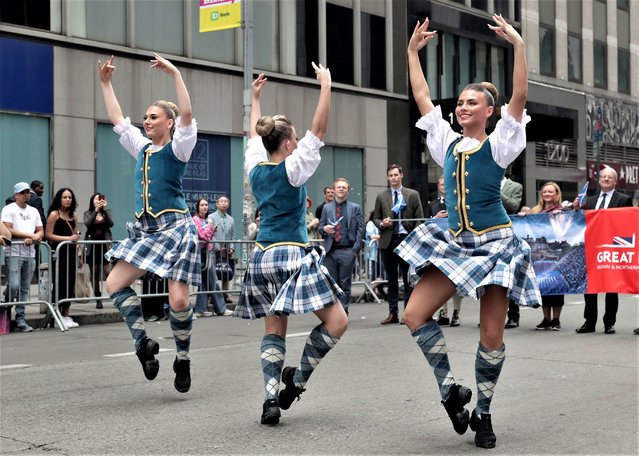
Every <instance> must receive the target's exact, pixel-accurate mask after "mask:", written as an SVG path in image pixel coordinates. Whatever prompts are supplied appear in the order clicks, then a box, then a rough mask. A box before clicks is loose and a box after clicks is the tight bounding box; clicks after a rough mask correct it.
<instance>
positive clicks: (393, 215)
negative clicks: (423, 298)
mask: <svg viewBox="0 0 639 456" xmlns="http://www.w3.org/2000/svg"><path fill="white" fill-rule="evenodd" d="M386 177H387V178H388V183H389V186H390V188H389V189H387V190H384V191H383V192H381V193H380V194H379V195H377V198H376V199H375V210H374V212H373V223H375V226H377V228H379V230H380V231H381V233H382V236H381V238H380V239H379V241H378V242H379V248H380V251H381V254H382V261H383V262H384V268H385V269H386V274H387V278H388V311H389V313H388V317H387V318H386V319H384V320H382V322H381V324H382V325H388V324H392V323H399V307H398V305H397V301H398V300H399V282H398V274H397V268H398V267H400V268H401V269H402V278H403V280H404V308H406V303H407V302H408V299H409V298H410V294H411V291H412V288H411V287H410V285H409V284H408V264H407V263H406V262H405V261H404V260H402V259H401V258H400V257H399V256H398V255H397V254H396V253H395V252H394V251H393V250H394V249H395V247H397V246H398V245H399V244H400V243H401V242H402V241H403V240H404V238H405V237H406V236H407V235H408V233H410V232H411V231H413V230H414V229H415V227H416V226H417V225H418V224H420V223H422V222H421V220H422V219H423V218H424V210H423V209H422V202H421V201H420V199H419V193H417V192H416V191H415V190H413V189H410V188H406V187H403V186H402V180H403V178H404V173H403V171H402V167H401V166H399V165H396V164H392V165H390V166H389V167H388V168H387V169H386ZM393 209H395V210H393ZM405 219H409V220H410V221H404V220H405ZM415 219H418V220H415Z"/></svg>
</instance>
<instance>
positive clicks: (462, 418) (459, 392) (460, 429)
mask: <svg viewBox="0 0 639 456" xmlns="http://www.w3.org/2000/svg"><path fill="white" fill-rule="evenodd" d="M472 396H473V392H472V391H471V390H470V389H469V388H466V387H465V386H461V385H458V384H457V383H454V384H453V386H451V387H450V392H449V393H448V397H447V398H446V400H445V401H442V404H444V408H445V409H446V412H448V416H449V417H450V420H451V421H452V422H453V428H455V432H457V433H458V434H459V435H462V434H463V433H464V432H466V430H467V429H468V421H469V417H468V410H466V409H465V408H464V405H466V404H468V403H469V402H470V398H471V397H472Z"/></svg>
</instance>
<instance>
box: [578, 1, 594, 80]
mask: <svg viewBox="0 0 639 456" xmlns="http://www.w3.org/2000/svg"><path fill="white" fill-rule="evenodd" d="M592 2H593V0H583V4H582V9H581V24H582V25H581V30H582V41H581V43H582V44H581V48H582V49H581V55H582V58H583V62H582V65H583V84H584V85H585V86H586V87H593V86H594V83H595V72H594V66H593V65H594V59H595V57H594V44H593V41H594V32H593V19H592V13H593V10H594V7H593V3H592Z"/></svg>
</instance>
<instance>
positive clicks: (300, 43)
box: [295, 0, 333, 77]
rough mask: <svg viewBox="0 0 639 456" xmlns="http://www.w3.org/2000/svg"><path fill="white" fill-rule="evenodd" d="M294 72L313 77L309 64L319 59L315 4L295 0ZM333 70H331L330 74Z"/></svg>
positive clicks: (313, 72) (303, 0)
mask: <svg viewBox="0 0 639 456" xmlns="http://www.w3.org/2000/svg"><path fill="white" fill-rule="evenodd" d="M295 15H296V20H295V22H296V23H295V29H296V36H297V40H296V41H297V43H296V48H295V49H296V51H295V54H296V62H297V63H296V72H297V75H298V76H307V77H314V76H315V71H313V67H312V66H311V62H317V61H318V58H319V38H318V36H319V28H318V23H317V16H318V11H317V2H307V1H305V0H296V3H295ZM332 71H333V69H332V68H331V72H332Z"/></svg>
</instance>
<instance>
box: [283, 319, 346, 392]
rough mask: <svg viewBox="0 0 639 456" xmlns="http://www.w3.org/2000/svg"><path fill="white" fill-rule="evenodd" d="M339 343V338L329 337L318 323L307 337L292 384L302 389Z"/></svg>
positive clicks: (321, 324) (323, 327)
mask: <svg viewBox="0 0 639 456" xmlns="http://www.w3.org/2000/svg"><path fill="white" fill-rule="evenodd" d="M337 342H339V337H335V336H331V335H330V334H329V332H328V331H327V330H326V327H325V326H324V324H323V323H320V324H319V325H317V326H316V327H315V328H313V331H311V333H310V334H309V335H308V338H307V339H306V344H304V352H303V353H302V359H301V360H300V367H299V369H296V370H295V375H294V376H293V383H295V386H297V387H298V388H304V387H305V386H306V382H308V379H309V378H310V377H311V374H312V373H313V371H314V370H315V368H316V367H317V365H318V364H319V363H320V361H321V360H322V359H324V357H325V356H326V355H327V354H328V352H329V351H331V349H332V348H333V347H335V345H337Z"/></svg>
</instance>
